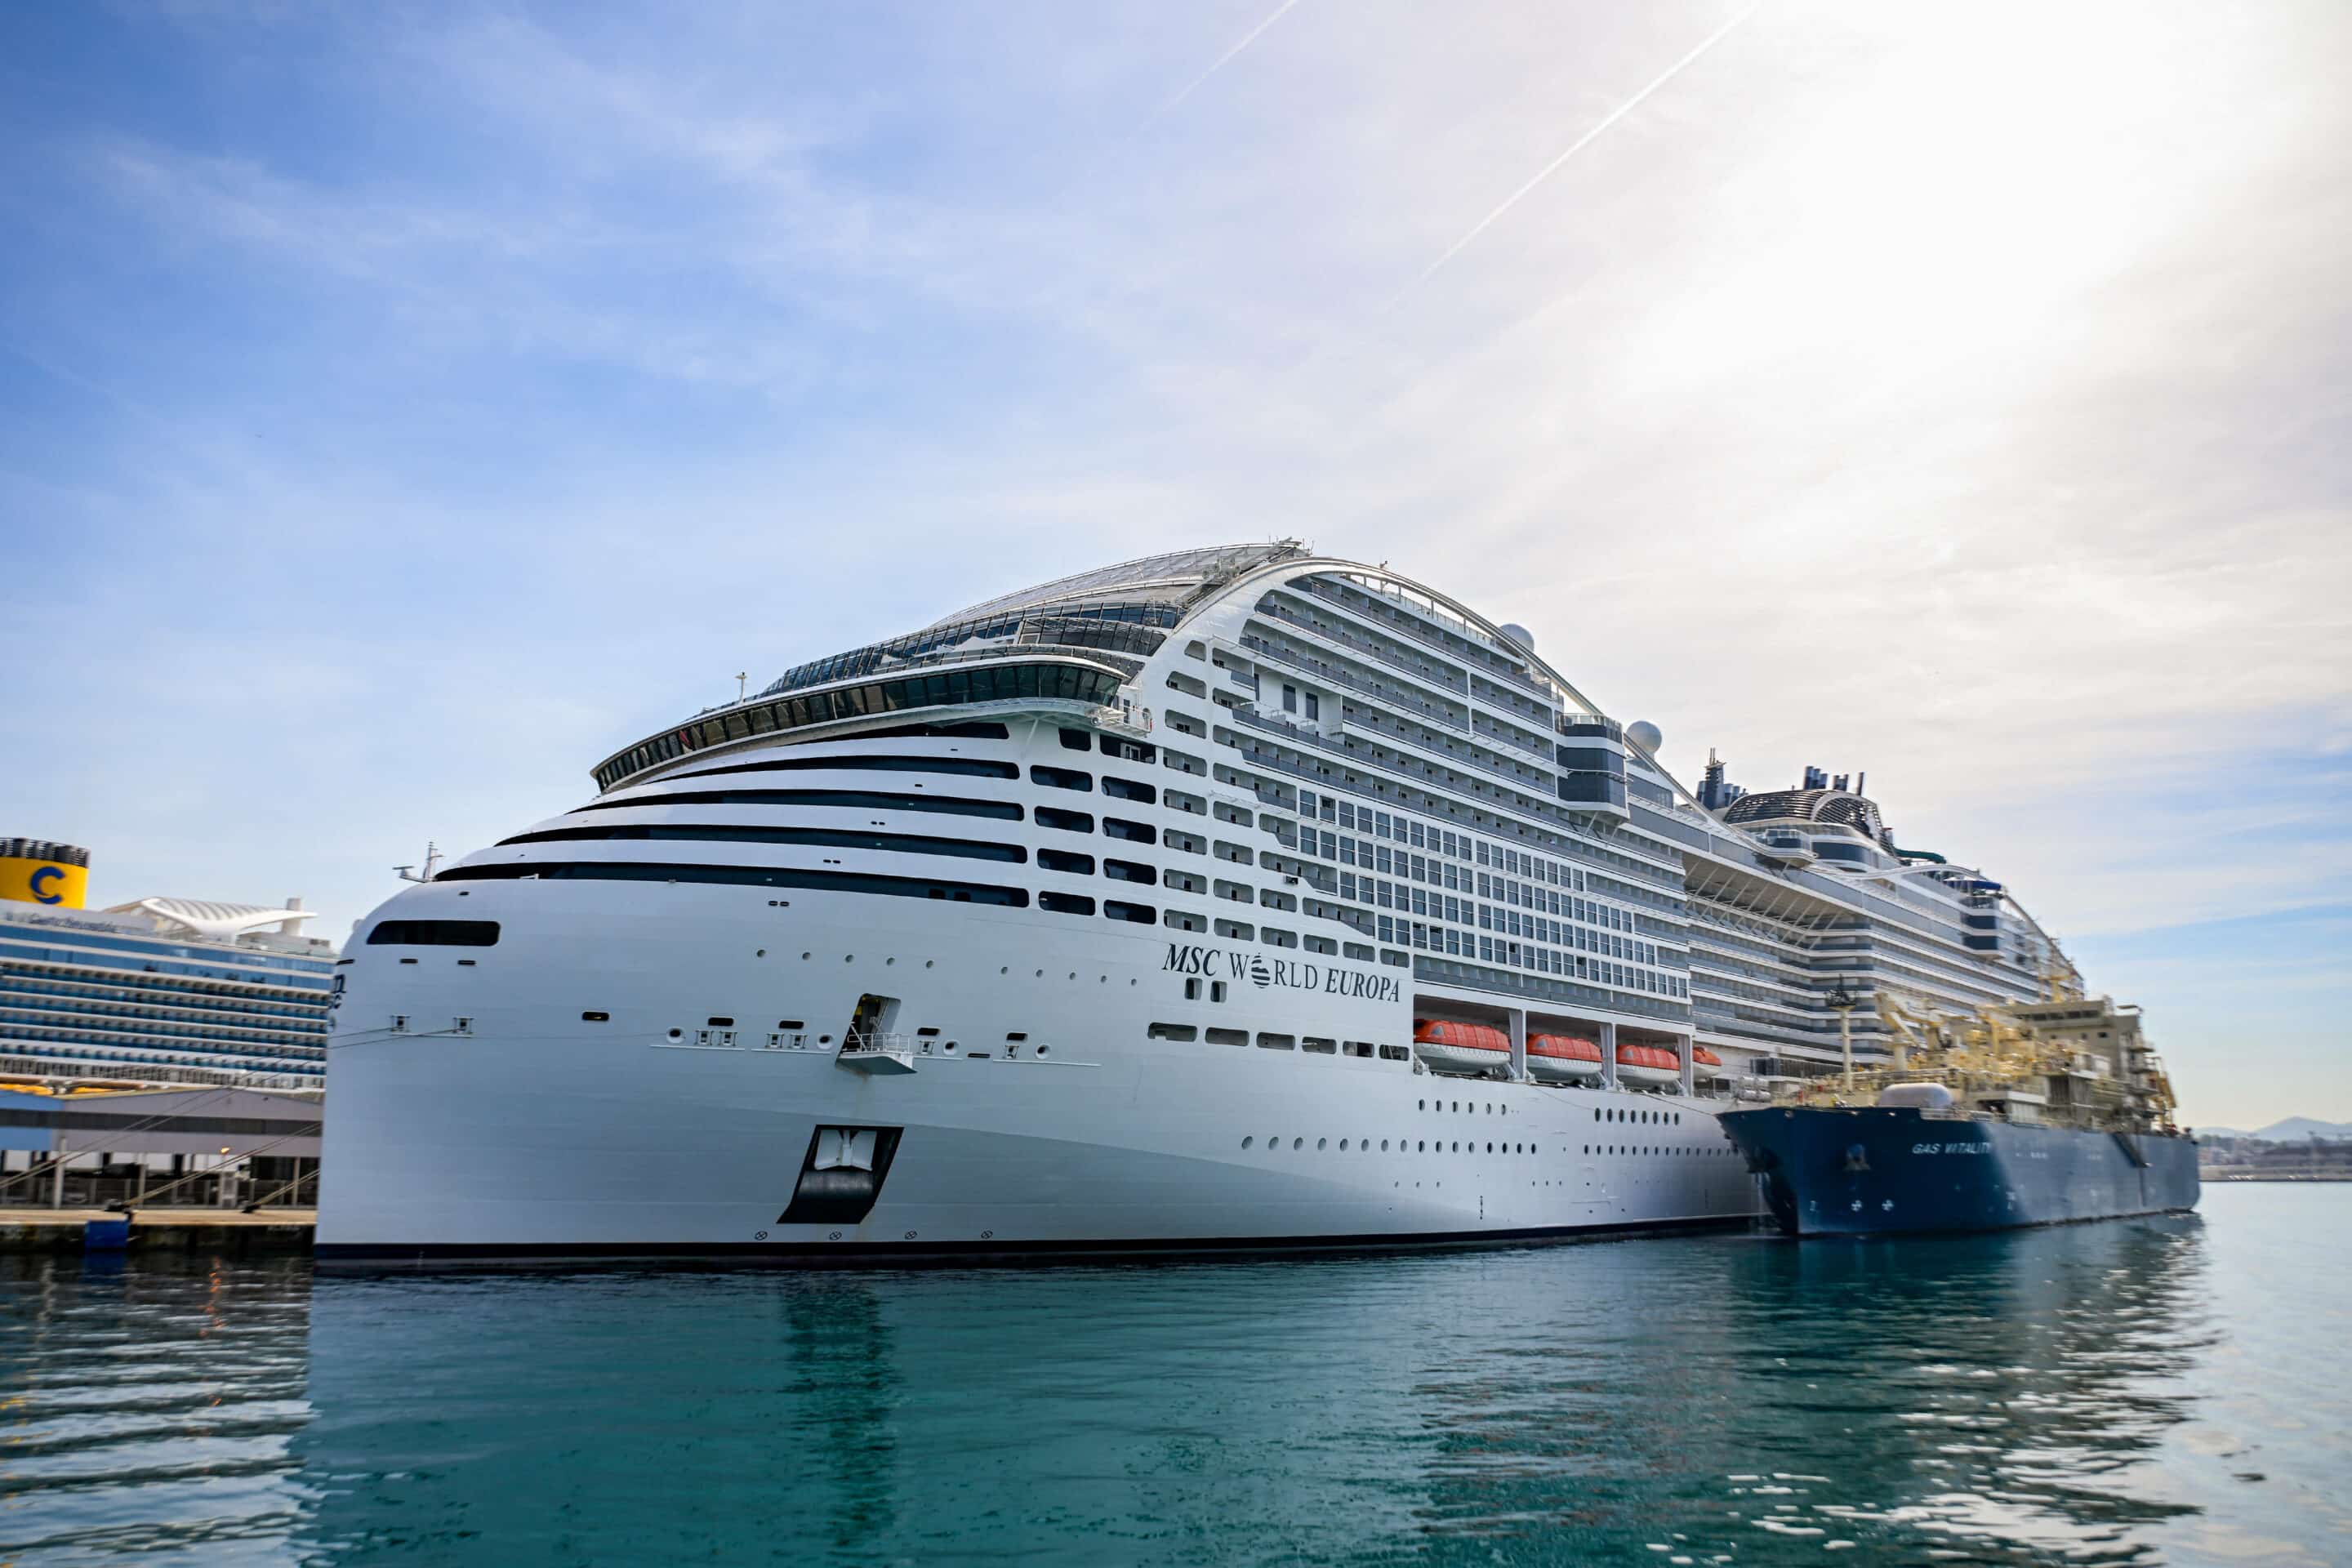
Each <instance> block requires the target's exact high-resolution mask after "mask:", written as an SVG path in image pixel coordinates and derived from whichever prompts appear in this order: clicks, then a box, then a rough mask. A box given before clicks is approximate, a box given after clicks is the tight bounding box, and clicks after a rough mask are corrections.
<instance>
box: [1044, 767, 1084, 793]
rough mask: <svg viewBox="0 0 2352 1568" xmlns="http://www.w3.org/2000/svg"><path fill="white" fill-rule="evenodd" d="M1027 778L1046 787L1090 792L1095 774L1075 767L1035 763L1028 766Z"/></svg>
mask: <svg viewBox="0 0 2352 1568" xmlns="http://www.w3.org/2000/svg"><path fill="white" fill-rule="evenodd" d="M1029 778H1030V780H1031V782H1032V783H1034V784H1044V785H1045V787H1046V788H1047V789H1074V790H1078V791H1081V792H1091V791H1092V790H1093V789H1094V787H1095V775H1094V774H1092V773H1081V772H1079V771H1078V770H1077V769H1076V768H1049V767H1045V766H1044V765H1043V764H1037V765H1034V766H1032V767H1031V768H1030V770H1029Z"/></svg>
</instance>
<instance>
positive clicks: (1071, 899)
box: [1037, 893, 1095, 915]
mask: <svg viewBox="0 0 2352 1568" xmlns="http://www.w3.org/2000/svg"><path fill="white" fill-rule="evenodd" d="M1037 907H1038V908H1039V909H1042V910H1051V911H1052V912H1053V913H1055V914H1057V915H1090V914H1092V913H1094V912H1095V901H1094V900H1092V899H1089V898H1086V897H1084V896H1082V895H1080V894H1077V893H1040V894H1038V895H1037Z"/></svg>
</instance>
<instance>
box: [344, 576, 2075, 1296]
mask: <svg viewBox="0 0 2352 1568" xmlns="http://www.w3.org/2000/svg"><path fill="white" fill-rule="evenodd" d="M1656 746H1657V738H1656V735H1655V732H1654V731H1650V730H1649V729H1648V728H1647V727H1646V726H1641V725H1637V726H1634V727H1633V730H1632V731H1631V732H1630V734H1629V732H1628V731H1627V730H1625V729H1624V728H1623V727H1622V726H1620V725H1619V724H1618V723H1617V722H1615V721H1612V720H1611V719H1609V718H1608V717H1606V716H1604V715H1603V714H1602V713H1601V711H1600V710H1598V709H1597V708H1596V707H1594V706H1593V705H1592V704H1591V703H1590V702H1588V701H1587V700H1585V699H1584V698H1583V697H1582V695H1581V694H1580V693H1579V692H1578V691H1577V690H1576V689H1575V688H1574V687H1573V686H1571V685H1570V682H1569V681H1568V680H1567V679H1565V678H1564V677H1562V676H1561V675H1560V674H1559V672H1558V671H1556V670H1555V669H1553V668H1551V667H1550V666H1549V665H1548V664H1546V663H1545V662H1544V661H1543V660H1541V659H1539V658H1538V657H1537V656H1536V654H1535V652H1534V648H1533V641H1532V638H1531V637H1529V636H1528V634H1527V633H1526V632H1524V631H1522V630H1521V629H1519V628H1517V627H1516V626H1499V625H1496V624H1494V623H1491V622H1489V621H1487V620H1486V619H1484V618H1482V617H1481V616H1478V615H1477V614H1476V613H1475V611H1473V610H1471V609H1470V608H1468V607H1467V606H1465V605H1462V604H1460V603H1458V602H1456V601H1454V600H1453V599H1450V598H1448V597H1447V596H1445V595H1443V594H1441V593H1439V592H1437V591H1435V590H1433V589H1431V588H1428V587H1425V586H1423V585H1421V584H1414V583H1411V582H1408V581H1405V580H1403V579H1402V578H1401V577H1399V576H1397V575H1395V574H1391V573H1389V572H1387V571H1385V570H1381V569H1376V568H1373V567H1370V566H1365V565H1360V564H1357V563H1349V562H1346V561H1340V560H1334V559H1328V558H1322V557H1318V556H1316V555H1314V554H1312V553H1311V552H1308V551H1307V550H1306V549H1305V548H1303V547H1302V546H1300V545H1298V544H1297V543H1296V542H1287V541H1286V542H1277V543H1273V544H1260V545H1243V546H1233V547H1227V548H1220V549H1211V550H1201V551H1194V552H1183V553H1179V554H1172V555H1164V556H1158V557H1153V558H1150V559H1148V560H1143V561H1137V562H1132V563H1127V564H1124V565H1120V566H1115V567H1110V568H1107V569H1104V570H1101V571H1097V572H1091V573H1087V574H1081V575H1078V576H1075V577H1069V578H1065V579H1063V580H1061V581H1058V582H1055V583H1052V584H1046V585H1045V586H1043V587H1039V588H1035V589H1032V590H1029V591H1027V592H1024V593H1020V594H1015V595H1008V596H1006V597H1003V598H999V599H995V600H992V601H990V602H988V603H986V604H982V605H976V606H974V607H972V608H971V609H970V610H967V611H964V612H962V613H961V614H959V615H957V616H951V617H950V618H949V619H947V620H945V621H942V622H940V623H938V624H937V625H935V626H930V627H929V628H927V629H925V630H924V631H921V632H919V633H915V634H913V635H910V636H907V637H897V638H894V639H892V640H890V641H887V642H884V643H878V644H875V645H873V646H870V647H863V648H859V649H856V650H855V651H853V652H849V653H845V654H841V655H838V656H835V657H834V658H826V659H823V660H820V661H817V662H815V663H813V664H809V665H806V666H803V667H802V668H797V669H794V670H792V671H790V672H789V673H787V674H786V675H784V676H783V677H782V679H779V680H777V681H775V682H774V683H773V684H772V685H771V686H770V687H769V688H767V689H765V690H763V691H761V692H760V693H759V694H758V695H756V696H754V697H751V698H748V699H746V700H741V701H739V702H736V703H733V704H730V705H729V706H727V707H725V708H722V709H719V710H710V711H707V712H705V713H702V714H699V715H698V716H697V717H696V718H694V719H693V720H691V721H688V722H687V723H686V724H684V725H681V726H678V727H676V728H673V729H669V730H666V731H663V732H662V733H660V734H657V735H654V736H651V737H649V738H647V739H646V740H645V741H643V742H639V743H637V744H635V745H633V746H630V747H628V748H627V749H625V750H624V751H622V752H619V753H617V754H615V755H614V756H613V757H611V758H609V759H607V760H606V761H605V762H604V763H601V764H600V765H598V766H597V767H596V768H595V770H594V777H595V782H596V784H597V787H598V790H599V792H600V793H599V794H598V795H596V797H595V798H594V799H593V800H591V801H589V802H587V803H586V804H584V805H581V806H580V807H578V808H577V809H575V810H572V811H571V812H568V813H566V814H565V815H563V816H558V817H554V818H551V819H550V820H548V821H545V822H542V823H541V824H539V825H537V826H534V827H532V828H530V830H529V831H527V832H523V833H520V834H517V835H516V836H514V837H511V838H509V839H506V840H504V841H502V842H501V843H499V844H498V845H496V846H494V847H490V848H488V849H484V850H482V851H479V852H478V853H476V854H473V855H470V856H467V857H466V858H464V859H463V860H461V861H460V862H459V863H457V865H455V866H453V867H451V868H447V869H446V870H444V871H442V872H440V874H439V875H438V876H436V877H435V878H434V879H432V880H431V881H429V882H427V883H425V884H423V885H420V886H415V887H412V888H410V889H406V890H404V891H403V892H402V893H400V894H399V895H398V896H396V897H394V899H393V900H390V901H389V902H388V903H386V904H385V905H384V906H383V907H382V908H381V909H379V910H377V911H376V912H375V913H374V914H373V915H372V916H371V917H369V918H368V919H367V920H365V921H362V922H361V923H360V925H359V927H358V928H356V929H355V931H354V935H353V940H352V943H351V945H350V946H349V947H348V948H347V949H346V954H347V956H346V957H345V958H344V959H343V960H342V961H341V964H340V966H339V968H338V974H339V976H340V980H339V983H338V984H339V1000H338V1004H337V1012H336V1024H335V1035H334V1037H333V1041H332V1044H333V1046H334V1047H335V1048H334V1050H333V1052H332V1057H331V1074H330V1078H331V1083H330V1088H331V1093H330V1094H329V1096H328V1111H327V1127H326V1150H325V1158H324V1162H323V1168H324V1177H325V1180H324V1190H323V1193H322V1209H321V1214H320V1232H319V1244H320V1252H321V1254H322V1255H324V1256H327V1257H338V1256H341V1257H375V1258H431V1257H463V1256H477V1255H481V1256H488V1255H501V1254H523V1255H530V1254H542V1255H625V1254H633V1253H673V1254H691V1255H729V1254H747V1255H752V1256H761V1257H773V1258H779V1259H796V1258H806V1259H813V1260H818V1261H853V1260H861V1259H863V1260H875V1259H892V1258H905V1257H909V1256H937V1255H1000V1254H1037V1253H1078V1252H1128V1251H1150V1250H1187V1249H1207V1248H1225V1247H1247V1248H1288V1247H1318V1246H1365V1245H1413V1244H1430V1243H1454V1242H1463V1241H1482V1240H1504V1239H1510V1238H1516V1237H1556V1236H1565V1235H1571V1234H1575V1233H1578V1232H1585V1231H1594V1230H1601V1229H1609V1228H1636V1227H1654V1226H1683V1225H1705V1224H1714V1223H1724V1222H1728V1221H1737V1220H1739V1219H1742V1218H1745V1217H1747V1216H1748V1215H1753V1214H1755V1213H1756V1212H1758V1210H1759V1195H1758V1194H1757V1192H1756V1189H1755V1187H1754V1184H1753V1183H1752V1182H1751V1179H1750V1178H1749V1176H1748V1173H1747V1171H1746V1168H1745V1163H1744V1162H1743V1161H1742V1160H1741V1159H1740V1158H1739V1157H1738V1154H1737V1153H1736V1152H1734V1151H1733V1149H1732V1147H1731V1145H1730V1144H1729V1143H1728V1142H1727V1140H1726V1139H1725V1138H1724V1136H1723V1133H1722V1130H1721V1128H1720V1126H1719V1124H1718V1122H1717V1111H1719V1110H1727V1109H1728V1108H1729V1101H1728V1100H1726V1099H1724V1098H1722V1096H1723V1094H1724V1092H1725V1091H1726V1090H1727V1089H1729V1088H1730V1087H1731V1085H1732V1084H1733V1083H1734V1081H1735V1080H1738V1079H1741V1078H1743V1077H1747V1076H1748V1075H1749V1074H1751V1073H1753V1072H1755V1071H1757V1070H1759V1069H1762V1068H1776V1067H1778V1068H1786V1066H1787V1064H1790V1063H1795V1064H1800V1065H1801V1064H1803V1063H1806V1062H1808V1061H1814V1062H1821V1061H1827V1060H1830V1059H1834V1055H1835V1046H1834V1043H1833V1042H1834V1041H1835V1038H1836V1035H1835V1031H1834V1025H1832V1026H1830V1028H1829V1030H1828V1032H1827V1033H1826V1036H1825V1035H1824V1031H1823V1029H1822V1022H1823V1021H1824V1020H1828V1019H1830V1018H1831V1016H1832V1015H1831V1014H1830V1013H1829V1012H1828V1011H1827V1010H1826V1002H1825V998H1826V997H1827V996H1828V994H1830V992H1831V990H1832V987H1833V986H1835V985H1837V984H1839V983H1840V981H1841V980H1843V982H1844V983H1845V984H1865V985H1866V984H1868V982H1869V980H1870V977H1871V975H1872V974H1873V973H1875V972H1876V971H1878V970H1880V969H1885V970H1887V971H1889V972H1890V973H1892V974H1893V975H1894V977H1895V978H1896V979H1899V980H1900V981H1901V982H1902V983H1903V984H1905V985H1906V987H1907V988H1908V989H1910V990H1913V991H1917V992H1921V993H1925V994H1930V995H1933V996H1936V997H1937V998H1938V999H1941V1000H1946V1001H1948V1002H1950V1003H1951V1004H1953V1005H1965V1004H1970V1003H1973V1002H1974V1001H1976V1000H1979V999H1980V995H1981V996H2011V995H2020V996H2021V995H2030V994H2032V993H2033V989H2034V980H2033V977H2032V962H2034V955H2033V953H2032V952H2029V951H2028V949H2027V947H2025V946H2021V942H2030V941H2031V939H2030V938H2020V937H2019V936H2017V935H2016V933H2015V932H2013V931H2009V930H2008V929H2006V928H2005V927H2004V926H2002V925H2001V924H2000V921H1999V920H1996V921H1994V922H1993V923H1990V924H1988V925H1987V926H1985V927H1984V929H1983V930H1981V931H1979V928H1978V927H1977V925H1976V924H1974V923H1972V917H1979V916H1982V915H1984V914H1985V913H1986V912H1987V911H1988V910H1991V911H1992V912H1993V913H1994V914H1995V915H1997V916H1998V915H1999V914H2000V910H2003V909H2006V908H2007V905H2006V904H2005V902H2004V901H2003V900H2005V895H2000V896H1999V897H1996V896H1995V895H1994V894H1988V893H1987V892H1986V890H1985V889H1981V888H1964V887H1960V886H1957V885H1955V886H1942V885H1940V882H1939V881H1938V879H1937V878H1933V877H1930V878H1924V879H1923V878H1916V877H1912V876H1910V875H1909V872H1910V871H1911V870H1912V869H1913V863H1912V862H1909V861H1904V860H1898V859H1897V858H1895V855H1894V854H1893V852H1891V851H1886V850H1884V849H1883V847H1882V848H1881V854H1882V856H1883V858H1885V862H1886V863H1885V864H1884V865H1880V864H1878V863H1876V862H1875V861H1870V862H1859V863H1858V862H1854V861H1852V860H1844V861H1837V862H1836V864H1837V865H1838V866H1839V868H1840V869H1839V870H1837V871H1834V872H1824V871H1822V870H1821V869H1818V868H1817V867H1819V866H1822V865H1828V864H1831V863H1832V861H1833V860H1834V859H1835V858H1834V857H1825V856H1823V855H1822V854H1820V853H1818V852H1816V851H1814V850H1812V849H1804V850H1801V851H1792V850H1791V849H1790V848H1789V847H1787V846H1785V845H1783V844H1780V843H1779V842H1777V841H1772V840H1769V839H1768V837H1766V835H1767V834H1768V833H1769V834H1777V835H1779V836H1780V837H1789V838H1796V839H1799V840H1802V839H1804V838H1806V837H1808V835H1807V833H1805V832H1801V831H1798V830H1796V829H1792V828H1789V827H1788V826H1787V824H1786V823H1785V821H1784V820H1783V819H1782V818H1780V817H1774V818H1772V819H1771V820H1769V822H1765V823H1763V824H1761V825H1760V826H1758V827H1750V826H1742V825H1740V824H1738V823H1735V822H1731V821H1727V820H1726V818H1727V816H1730V815H1731V813H1729V812H1728V811H1726V810H1724V809H1722V808H1720V807H1710V806H1709V805H1706V804H1705V803H1704V802H1703V801H1702V800H1701V799H1700V798H1699V797H1697V796H1694V795H1689V794H1687V793H1685V792H1684V791H1683V790H1682V789H1681V787H1680V786H1679V785H1677V784H1675V782H1674V781H1673V780H1672V779H1671V778H1670V777H1669V776H1668V775H1666V774H1665V773H1664V771H1663V770H1662V769H1660V768H1659V767H1658V766H1657V765H1656V763H1655V762H1654V752H1655V750H1656ZM1707 787H1710V788H1714V789H1717V791H1718V792H1720V791H1721V790H1722V789H1724V788H1725V787H1727V786H1723V785H1722V784H1721V782H1720V778H1719V775H1711V776H1710V780H1709V782H1708V786H1707ZM1832 793H1836V794H1840V795H1843V793H1844V792H1842V791H1840V792H1832ZM1855 798H1859V797H1858V796H1857V797H1855ZM1807 804H1808V806H1809V808H1810V807H1817V806H1818V805H1820V804H1821V803H1820V801H1818V800H1816V801H1813V802H1811V803H1807ZM1820 815H1822V814H1821V813H1819V812H1818V811H1817V810H1816V811H1814V812H1813V816H1820ZM1831 815H1835V814H1831ZM1806 820H1807V821H1808V822H1810V821H1811V817H1807V818H1806ZM1836 826H1837V825H1836V824H1834V823H1831V824H1828V825H1826V826H1824V827H1823V829H1822V832H1821V833H1820V834H1818V835H1813V836H1814V837H1824V838H1826V837H1835V836H1836V835H1835V832H1834V831H1833V830H1834V829H1835V827H1836ZM1873 844H1874V846H1875V845H1876V844H1877V841H1876V840H1874V841H1873ZM1954 876H1955V879H1956V881H1957V880H1958V874H1954ZM1923 880H1924V881H1938V885H1937V886H1936V887H1934V888H1932V889H1928V890H1926V891H1922V890H1921V889H1918V888H1917V887H1916V885H1915V884H1916V883H1918V882H1921V881H1923ZM1997 891H1998V890H1996V893H1997ZM2001 918H2004V919H2005V918H2006V917H2001ZM2012 923H2013V922H2012ZM1984 935H1990V936H1991V937H1992V939H1993V942H1992V944H1991V945H1990V946H1987V945H1986V944H1985V943H1983V942H1980V941H1978V940H1975V938H1977V937H1980V936H1984ZM2004 944H2006V945H2004ZM1738 986H1748V987H1752V988H1753V989H1754V991H1755V993H1756V994H1754V995H1748V994H1744V993H1743V992H1741V991H1739V990H1738V989H1736V987H1738ZM1695 1004H1696V1005H1695ZM1862 1048H1863V1049H1864V1051H1865V1053H1866V1052H1868V1051H1869V1050H1871V1049H1872V1048H1874V1047H1873V1042H1871V1041H1869V1040H1867V1039H1865V1040H1864V1042H1863V1043H1862Z"/></svg>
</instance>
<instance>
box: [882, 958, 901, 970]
mask: <svg viewBox="0 0 2352 1568" xmlns="http://www.w3.org/2000/svg"><path fill="white" fill-rule="evenodd" d="M894 963H898V959H897V958H895V957H892V958H886V959H884V960H883V961H882V967H883V968H885V969H887V968H889V967H890V966H891V965H892V964H894Z"/></svg>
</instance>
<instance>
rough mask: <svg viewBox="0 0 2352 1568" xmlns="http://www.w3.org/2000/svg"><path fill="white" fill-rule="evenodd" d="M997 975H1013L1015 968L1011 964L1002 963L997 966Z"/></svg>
mask: <svg viewBox="0 0 2352 1568" xmlns="http://www.w3.org/2000/svg"><path fill="white" fill-rule="evenodd" d="M996 973H999V974H1010V973H1013V966H1012V965H1011V964H1009V963H1000V964H998V965H997V966H996Z"/></svg>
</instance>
